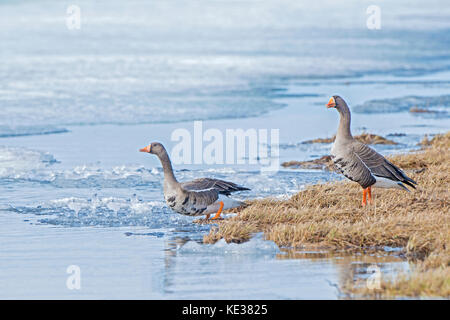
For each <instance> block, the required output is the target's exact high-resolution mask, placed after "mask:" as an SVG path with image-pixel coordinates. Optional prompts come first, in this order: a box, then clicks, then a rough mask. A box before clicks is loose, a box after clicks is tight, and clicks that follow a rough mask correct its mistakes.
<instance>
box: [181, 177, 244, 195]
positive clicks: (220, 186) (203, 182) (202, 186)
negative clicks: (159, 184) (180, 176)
mask: <svg viewBox="0 0 450 320" xmlns="http://www.w3.org/2000/svg"><path fill="white" fill-rule="evenodd" d="M181 187H182V188H183V189H185V190H187V191H202V190H210V189H213V190H215V191H217V192H218V193H220V194H224V195H227V196H229V195H230V194H231V193H232V192H236V191H243V190H250V189H248V188H245V187H242V186H240V185H237V184H235V183H233V182H229V181H224V180H219V179H211V178H200V179H195V180H192V181H187V182H182V183H181Z"/></svg>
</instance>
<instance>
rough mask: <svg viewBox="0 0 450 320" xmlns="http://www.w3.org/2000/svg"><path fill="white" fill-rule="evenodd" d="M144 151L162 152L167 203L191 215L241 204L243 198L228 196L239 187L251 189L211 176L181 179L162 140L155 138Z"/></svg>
mask: <svg viewBox="0 0 450 320" xmlns="http://www.w3.org/2000/svg"><path fill="white" fill-rule="evenodd" d="M140 151H142V152H148V153H152V154H155V155H156V156H158V158H159V160H160V161H161V164H162V166H163V170H164V198H165V200H166V203H167V205H168V206H169V207H170V208H172V209H173V210H174V211H176V212H178V213H181V214H184V215H190V216H198V215H209V214H211V213H216V212H218V211H221V210H222V208H223V210H226V209H231V208H235V207H239V206H241V205H242V204H243V203H242V202H240V201H237V200H233V199H231V198H228V197H227V196H228V195H230V194H231V193H233V192H236V191H243V190H250V189H248V188H245V187H242V186H239V185H237V184H235V183H233V182H228V181H223V180H219V179H211V178H200V179H195V180H192V181H187V182H182V183H179V182H178V181H177V179H176V178H175V175H174V173H173V168H172V164H171V162H170V159H169V155H168V154H167V151H166V149H165V148H164V146H163V145H162V144H161V143H158V142H153V143H151V144H150V145H149V146H148V147H146V148H143V149H141V150H140ZM221 203H222V204H221ZM219 214H220V212H219Z"/></svg>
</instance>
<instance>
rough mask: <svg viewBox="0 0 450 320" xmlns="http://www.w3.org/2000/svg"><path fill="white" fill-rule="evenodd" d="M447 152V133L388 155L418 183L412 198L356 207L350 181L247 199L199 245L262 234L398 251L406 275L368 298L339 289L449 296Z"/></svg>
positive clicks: (378, 198)
mask: <svg viewBox="0 0 450 320" xmlns="http://www.w3.org/2000/svg"><path fill="white" fill-rule="evenodd" d="M449 147H450V132H449V133H447V134H445V135H437V136H435V137H434V138H433V139H432V140H431V141H430V143H429V146H428V147H424V149H423V150H421V151H419V152H412V153H409V154H404V155H396V156H392V157H390V160H391V161H392V162H393V163H395V164H396V165H398V166H399V167H401V168H402V169H404V170H405V171H406V173H407V174H408V175H409V176H410V177H411V178H412V179H414V180H415V181H417V182H418V184H419V185H418V186H417V189H416V190H412V192H409V193H408V192H403V191H400V190H385V189H374V191H373V194H374V204H373V205H372V206H368V207H366V208H364V207H362V206H361V197H362V192H361V190H362V189H361V187H360V186H359V185H357V184H356V183H353V182H334V183H325V184H320V185H313V186H310V187H308V188H306V190H303V191H301V192H299V193H297V194H296V195H294V196H292V197H291V198H290V199H288V200H275V199H263V200H253V201H249V202H248V206H247V207H246V208H244V209H242V210H240V212H238V211H237V210H235V212H238V215H237V216H235V217H233V218H230V219H225V220H223V221H219V222H218V227H216V228H213V229H212V230H211V232H210V233H209V234H208V235H206V236H205V237H204V242H205V243H214V242H216V241H217V240H219V239H221V238H225V240H226V241H228V242H231V241H232V242H242V241H246V240H248V239H249V238H250V237H251V235H252V233H254V232H264V234H265V237H266V239H268V240H273V241H274V242H275V243H277V244H278V245H279V246H282V247H294V248H308V247H315V248H317V247H323V248H328V249H357V248H369V247H375V248H379V247H384V246H390V247H402V248H404V249H403V252H402V254H405V255H406V256H407V257H409V258H410V259H413V260H412V261H415V262H416V267H415V270H414V271H413V272H412V273H411V274H410V275H405V276H400V277H398V278H397V279H396V280H395V281H388V280H386V281H383V283H382V290H381V291H377V292H372V294H370V292H367V290H366V289H359V288H358V286H357V285H354V286H350V287H348V288H346V289H347V290H348V291H350V292H353V293H355V294H361V295H367V296H371V295H372V296H373V295H374V294H377V295H381V296H383V297H391V296H414V297H417V296H422V295H437V296H441V297H442V296H443V297H447V296H450V294H449V281H450V280H449V279H450V278H449V273H450V249H449V246H450V215H449V203H450V201H449V190H448V185H449V182H450V177H449V172H450V154H449V152H448V151H449Z"/></svg>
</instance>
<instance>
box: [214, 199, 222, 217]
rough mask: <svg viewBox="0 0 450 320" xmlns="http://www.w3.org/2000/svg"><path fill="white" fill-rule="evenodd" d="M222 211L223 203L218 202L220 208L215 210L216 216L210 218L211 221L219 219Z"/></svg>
mask: <svg viewBox="0 0 450 320" xmlns="http://www.w3.org/2000/svg"><path fill="white" fill-rule="evenodd" d="M222 209H223V201H220V208H219V210H217V213H216V215H215V216H214V217H213V218H211V220H216V219H218V218H220V214H221V213H222Z"/></svg>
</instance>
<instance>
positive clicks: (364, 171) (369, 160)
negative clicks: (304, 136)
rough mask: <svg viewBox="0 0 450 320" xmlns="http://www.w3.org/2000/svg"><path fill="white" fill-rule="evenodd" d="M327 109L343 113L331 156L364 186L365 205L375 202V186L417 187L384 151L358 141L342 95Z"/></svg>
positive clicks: (340, 168)
mask: <svg viewBox="0 0 450 320" xmlns="http://www.w3.org/2000/svg"><path fill="white" fill-rule="evenodd" d="M327 107H328V108H336V109H337V111H338V112H339V114H340V121H339V127H338V131H337V134H336V140H335V141H334V144H333V147H332V148H331V159H332V160H333V163H334V165H335V166H336V169H337V170H338V171H339V172H340V173H342V174H343V175H344V176H345V177H347V178H348V179H350V180H352V181H355V182H358V183H359V184H360V185H361V187H362V188H363V199H362V205H363V206H365V205H366V203H367V200H366V198H367V196H368V197H369V203H372V189H371V188H372V187H378V188H397V189H402V190H406V191H409V190H408V189H407V188H406V187H405V186H404V184H406V185H408V186H411V187H413V188H414V189H415V187H414V184H417V183H416V182H415V181H414V180H412V179H411V178H409V177H407V176H406V174H405V173H404V172H403V171H402V170H400V169H399V168H397V167H396V166H395V165H393V164H392V163H390V162H389V161H388V160H386V159H385V158H384V157H383V156H382V155H381V154H379V153H378V152H376V151H375V150H373V149H372V148H370V147H368V146H366V145H365V144H363V143H361V142H359V141H357V140H355V139H354V138H353V136H352V133H351V132H350V118H351V117H350V109H349V108H348V106H347V103H345V101H344V99H342V98H341V97H339V96H333V97H331V98H330V101H328V104H327Z"/></svg>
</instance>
